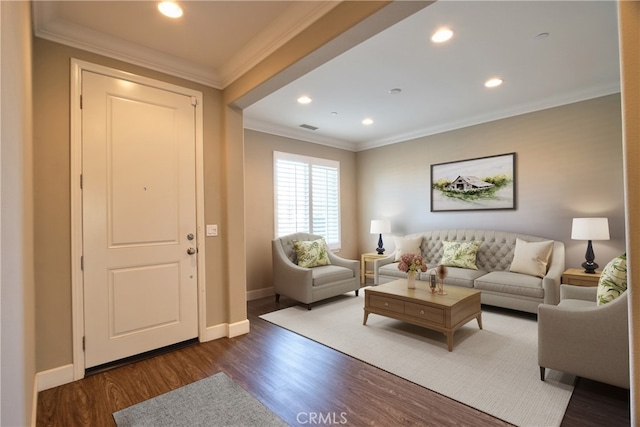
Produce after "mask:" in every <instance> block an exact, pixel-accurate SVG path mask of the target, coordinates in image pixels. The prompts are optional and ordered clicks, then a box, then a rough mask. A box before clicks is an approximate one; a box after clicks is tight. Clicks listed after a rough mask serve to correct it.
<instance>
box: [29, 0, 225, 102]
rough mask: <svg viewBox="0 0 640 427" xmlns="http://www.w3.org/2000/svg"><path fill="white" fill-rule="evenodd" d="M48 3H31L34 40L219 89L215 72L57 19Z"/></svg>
mask: <svg viewBox="0 0 640 427" xmlns="http://www.w3.org/2000/svg"><path fill="white" fill-rule="evenodd" d="M49 3H50V2H43V1H37V2H34V3H33V13H34V33H35V35H36V36H37V37H40V38H43V39H46V40H50V41H53V42H56V43H60V44H64V45H67V46H71V47H74V48H77V49H82V50H85V51H88V52H92V53H96V54H99V55H103V56H107V57H109V58H113V59H117V60H120V61H124V62H127V63H130V64H133V65H139V66H141V67H145V68H149V69H152V70H155V71H160V72H163V73H166V74H170V75H172V76H176V77H180V78H184V79H186V80H190V81H193V82H196V83H201V84H204V85H207V86H212V87H214V88H216V89H221V86H220V79H219V77H218V76H217V74H216V72H215V70H212V69H209V68H206V67H202V66H199V65H197V64H193V63H189V62H187V61H185V60H183V59H179V58H176V57H175V56H173V55H168V54H166V53H163V52H160V51H157V50H155V49H149V48H146V47H143V46H140V45H138V44H136V43H131V42H128V41H126V40H122V39H119V38H117V37H113V36H109V35H106V34H104V33H101V32H98V31H94V30H91V29H89V28H86V27H83V26H80V25H77V24H74V23H71V22H66V21H63V20H59V19H57V17H56V16H55V12H54V10H53V8H54V6H52V5H50V4H49Z"/></svg>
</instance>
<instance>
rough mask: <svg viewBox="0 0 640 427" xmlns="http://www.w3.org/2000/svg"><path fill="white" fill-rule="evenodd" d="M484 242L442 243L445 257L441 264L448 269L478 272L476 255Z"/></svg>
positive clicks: (443, 256)
mask: <svg viewBox="0 0 640 427" xmlns="http://www.w3.org/2000/svg"><path fill="white" fill-rule="evenodd" d="M481 244H482V242H447V241H444V242H442V245H443V246H444V255H442V261H441V262H440V264H442V265H446V266H447V267H459V268H469V269H471V270H477V269H478V267H477V266H476V253H477V252H478V248H479V247H480V245H481Z"/></svg>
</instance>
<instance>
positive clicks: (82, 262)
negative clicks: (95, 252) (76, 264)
mask: <svg viewBox="0 0 640 427" xmlns="http://www.w3.org/2000/svg"><path fill="white" fill-rule="evenodd" d="M80 270H82V271H84V256H80Z"/></svg>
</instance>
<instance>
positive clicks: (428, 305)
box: [362, 279, 482, 351]
mask: <svg viewBox="0 0 640 427" xmlns="http://www.w3.org/2000/svg"><path fill="white" fill-rule="evenodd" d="M444 290H445V292H446V293H447V294H446V295H438V294H433V293H431V290H430V289H429V286H428V284H427V283H426V282H420V281H418V280H416V289H407V280H406V279H399V280H394V281H393V282H389V283H385V284H383V285H379V286H374V287H371V288H366V289H365V290H364V320H363V322H362V324H363V325H366V324H367V318H368V317H369V313H374V314H379V315H381V316H386V317H391V318H393V319H397V320H402V321H404V322H407V323H411V324H413V325H418V326H422V327H424V328H427V329H432V330H435V331H440V332H442V333H443V334H444V335H445V336H446V337H447V347H448V348H449V351H452V350H453V333H454V332H455V331H456V330H458V329H460V327H462V326H463V325H464V324H465V323H467V322H469V321H470V320H472V319H474V318H475V319H477V320H478V327H479V328H480V329H482V308H481V305H480V291H477V290H475V289H467V288H458V287H453V286H445V289H444Z"/></svg>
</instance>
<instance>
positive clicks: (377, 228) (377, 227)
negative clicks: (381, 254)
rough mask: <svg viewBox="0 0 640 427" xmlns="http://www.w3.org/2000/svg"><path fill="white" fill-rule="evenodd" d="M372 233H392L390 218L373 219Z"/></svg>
mask: <svg viewBox="0 0 640 427" xmlns="http://www.w3.org/2000/svg"><path fill="white" fill-rule="evenodd" d="M370 233H371V234H383V233H384V234H386V233H391V223H389V220H388V219H372V220H371V229H370Z"/></svg>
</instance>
